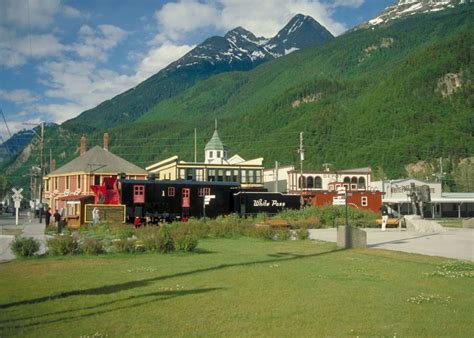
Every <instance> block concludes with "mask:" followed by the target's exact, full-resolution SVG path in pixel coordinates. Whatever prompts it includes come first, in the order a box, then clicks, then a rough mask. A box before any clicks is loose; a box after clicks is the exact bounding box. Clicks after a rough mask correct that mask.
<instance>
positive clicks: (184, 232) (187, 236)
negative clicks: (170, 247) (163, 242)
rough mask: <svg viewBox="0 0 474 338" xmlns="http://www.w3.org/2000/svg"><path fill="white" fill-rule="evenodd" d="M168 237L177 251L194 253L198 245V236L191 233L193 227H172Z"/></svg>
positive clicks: (186, 225)
mask: <svg viewBox="0 0 474 338" xmlns="http://www.w3.org/2000/svg"><path fill="white" fill-rule="evenodd" d="M170 235H171V238H172V240H173V243H174V247H175V249H176V250H178V251H185V252H190V251H194V249H195V248H196V247H197V245H198V235H197V234H196V233H195V232H194V231H193V227H192V226H190V225H188V224H180V225H174V226H173V227H171V229H170Z"/></svg>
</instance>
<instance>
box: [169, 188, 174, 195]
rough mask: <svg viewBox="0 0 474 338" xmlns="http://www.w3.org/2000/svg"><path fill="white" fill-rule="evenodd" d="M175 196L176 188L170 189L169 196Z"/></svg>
mask: <svg viewBox="0 0 474 338" xmlns="http://www.w3.org/2000/svg"><path fill="white" fill-rule="evenodd" d="M174 195H175V189H174V187H168V196H170V197H173V196H174Z"/></svg>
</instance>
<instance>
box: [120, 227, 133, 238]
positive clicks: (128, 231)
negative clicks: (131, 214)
mask: <svg viewBox="0 0 474 338" xmlns="http://www.w3.org/2000/svg"><path fill="white" fill-rule="evenodd" d="M134 234H135V231H134V229H133V228H132V227H130V226H125V227H122V228H120V229H119V230H118V233H117V237H118V238H120V239H127V238H131V237H133V235H134Z"/></svg>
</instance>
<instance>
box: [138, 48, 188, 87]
mask: <svg viewBox="0 0 474 338" xmlns="http://www.w3.org/2000/svg"><path fill="white" fill-rule="evenodd" d="M193 48H194V46H188V45H175V44H173V43H171V42H165V43H163V44H162V45H161V46H160V47H158V48H152V49H151V50H150V51H149V52H148V54H147V55H146V57H145V58H144V59H143V60H142V61H141V62H140V64H139V65H138V68H137V73H136V77H137V78H138V79H142V80H145V79H146V78H148V77H149V76H151V75H153V74H155V73H157V72H158V71H159V70H160V69H162V68H165V67H166V66H167V65H169V64H170V63H172V62H173V61H176V60H178V59H179V58H180V57H182V56H183V55H184V54H186V53H187V52H189V51H190V50H191V49H193Z"/></svg>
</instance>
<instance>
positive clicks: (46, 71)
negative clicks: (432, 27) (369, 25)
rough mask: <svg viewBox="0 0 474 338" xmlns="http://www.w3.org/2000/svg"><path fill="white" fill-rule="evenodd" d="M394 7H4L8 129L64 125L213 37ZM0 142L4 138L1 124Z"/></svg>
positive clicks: (221, 1) (309, 2)
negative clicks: (238, 29) (301, 18)
mask: <svg viewBox="0 0 474 338" xmlns="http://www.w3.org/2000/svg"><path fill="white" fill-rule="evenodd" d="M394 2H395V1H394V0H261V1H254V0H175V1H163V0H155V1H152V0H70V1H67V0H0V109H2V110H3V112H4V114H5V116H6V118H7V121H8V124H9V126H10V129H11V130H12V131H13V132H15V131H18V130H20V129H24V128H28V129H29V128H30V127H29V125H26V124H25V123H40V122H41V121H45V122H56V123H61V122H63V121H65V120H68V119H70V118H72V117H74V116H77V115H78V114H80V113H81V112H83V111H84V110H86V109H90V108H93V107H95V106H96V105H97V104H99V103H100V102H102V101H104V100H107V99H110V98H112V97H113V96H115V95H117V94H119V93H121V92H123V91H125V90H127V89H128V88H131V87H133V86H135V85H137V84H138V83H140V82H141V81H143V80H145V79H146V78H148V77H149V76H151V75H153V74H155V73H156V72H158V71H159V70H160V69H162V68H164V67H166V65H168V64H169V63H171V62H172V61H175V60H177V59H178V58H180V57H181V56H183V55H184V54H185V53H186V52H188V51H189V50H190V49H192V48H193V46H195V45H196V44H199V43H200V42H202V41H203V40H204V39H206V38H207V37H209V36H212V35H224V34H225V32H227V31H228V30H230V29H233V28H235V27H237V26H242V27H244V28H246V29H247V30H250V31H251V32H253V33H254V34H255V35H257V36H264V37H271V36H273V35H275V34H276V33H277V32H278V30H279V29H281V28H282V27H283V26H284V25H285V24H286V23H287V22H288V21H289V20H290V19H291V18H292V17H293V16H294V15H295V14H298V13H301V14H305V15H311V16H312V17H313V18H315V19H316V20H317V21H319V22H320V23H321V24H322V25H323V26H325V27H326V28H327V29H329V30H330V31H331V32H332V33H333V34H335V35H340V34H342V33H343V32H344V31H346V30H347V29H349V28H352V27H354V26H355V25H357V24H359V23H361V22H364V21H367V20H369V19H371V18H372V17H374V16H376V14H378V13H379V12H381V11H382V10H383V9H384V8H386V7H387V6H389V5H391V4H393V3H394ZM0 135H1V136H2V137H3V138H5V139H6V138H8V137H7V131H6V128H5V126H4V125H3V123H2V124H0Z"/></svg>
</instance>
